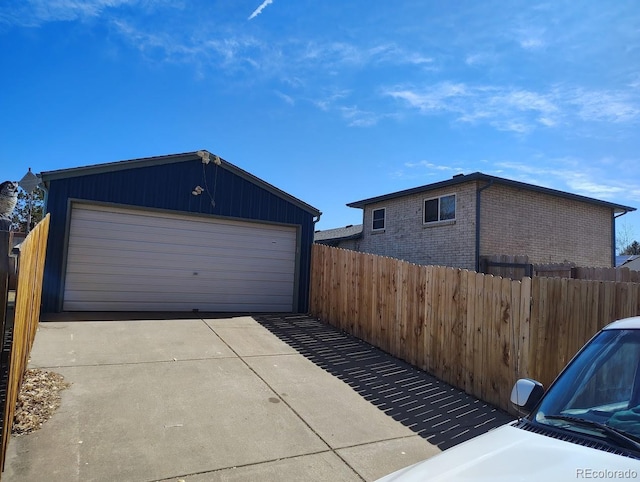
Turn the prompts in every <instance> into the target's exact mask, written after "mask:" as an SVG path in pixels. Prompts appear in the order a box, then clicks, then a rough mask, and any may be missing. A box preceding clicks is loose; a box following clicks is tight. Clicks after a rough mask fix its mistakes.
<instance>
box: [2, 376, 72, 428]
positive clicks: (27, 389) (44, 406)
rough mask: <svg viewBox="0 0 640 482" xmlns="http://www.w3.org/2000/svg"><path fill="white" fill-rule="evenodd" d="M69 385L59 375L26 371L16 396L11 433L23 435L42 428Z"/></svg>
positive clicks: (58, 404)
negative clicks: (61, 393) (62, 392)
mask: <svg viewBox="0 0 640 482" xmlns="http://www.w3.org/2000/svg"><path fill="white" fill-rule="evenodd" d="M69 385H70V384H69V383H68V382H65V381H64V377H63V376H62V375H60V374H59V373H54V372H47V371H45V370H39V369H31V370H27V372H26V373H25V375H24V381H23V382H22V388H21V389H20V394H19V395H18V402H17V404H16V413H15V417H14V421H13V428H12V429H11V433H13V434H16V435H24V434H27V433H31V432H33V431H35V430H38V429H39V428H40V427H42V424H43V423H44V422H46V421H47V420H49V419H50V418H51V416H52V415H53V413H54V412H55V411H56V409H57V408H58V407H59V406H60V400H61V396H60V392H61V391H62V390H64V389H65V388H67V387H68V386H69Z"/></svg>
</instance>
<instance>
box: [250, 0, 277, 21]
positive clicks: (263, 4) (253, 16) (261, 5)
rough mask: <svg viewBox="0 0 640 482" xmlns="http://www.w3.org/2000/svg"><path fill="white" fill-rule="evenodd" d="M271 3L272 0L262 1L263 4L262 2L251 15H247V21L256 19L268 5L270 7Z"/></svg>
mask: <svg viewBox="0 0 640 482" xmlns="http://www.w3.org/2000/svg"><path fill="white" fill-rule="evenodd" d="M272 3H273V0H264V2H262V3H261V4H260V6H259V7H258V8H256V9H255V10H254V11H253V13H252V14H251V15H249V18H248V19H247V20H252V19H254V18H256V17H257V16H258V15H260V14H261V13H262V11H263V10H264V9H265V8H267V6H268V5H271V4H272Z"/></svg>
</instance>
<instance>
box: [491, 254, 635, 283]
mask: <svg viewBox="0 0 640 482" xmlns="http://www.w3.org/2000/svg"><path fill="white" fill-rule="evenodd" d="M480 271H482V272H483V273H485V274H492V275H494V276H502V277H503V278H512V279H522V278H523V277H524V276H528V277H536V276H542V277H545V278H572V279H586V280H596V281H622V282H627V283H640V271H633V270H631V269H629V268H627V267H625V266H620V267H618V268H589V267H580V266H576V265H575V264H572V263H554V264H530V263H529V257H528V256H506V255H501V256H484V257H482V259H481V260H480Z"/></svg>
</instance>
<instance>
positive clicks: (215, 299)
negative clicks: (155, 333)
mask: <svg viewBox="0 0 640 482" xmlns="http://www.w3.org/2000/svg"><path fill="white" fill-rule="evenodd" d="M135 295H136V302H142V303H152V302H174V303H186V304H188V305H189V306H190V308H189V311H191V310H192V309H193V305H194V303H200V302H203V303H210V304H212V303H233V302H235V301H236V300H237V297H235V296H229V295H228V294H226V293H207V294H206V295H205V296H203V294H202V293H180V292H174V293H171V294H170V295H168V294H167V293H159V292H155V291H154V292H149V291H136V292H135ZM248 295H249V294H247V296H248ZM289 299H290V297H289V296H288V295H286V294H285V295H274V294H272V293H268V294H263V295H260V294H251V298H250V299H248V300H246V302H247V303H260V304H263V305H266V304H282V303H285V302H288V300H289ZM68 301H70V302H73V301H75V302H81V301H85V302H119V301H122V297H121V296H119V293H118V292H113V291H109V292H105V291H92V290H85V291H75V292H73V293H70V296H69V300H68ZM243 302H244V301H243Z"/></svg>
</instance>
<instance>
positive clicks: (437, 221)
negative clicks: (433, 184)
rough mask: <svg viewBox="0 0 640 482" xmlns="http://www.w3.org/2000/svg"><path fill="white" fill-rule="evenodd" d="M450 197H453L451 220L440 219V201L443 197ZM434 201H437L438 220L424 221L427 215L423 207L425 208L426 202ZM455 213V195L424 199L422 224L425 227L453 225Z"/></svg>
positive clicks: (456, 198) (456, 209) (456, 205)
mask: <svg viewBox="0 0 640 482" xmlns="http://www.w3.org/2000/svg"><path fill="white" fill-rule="evenodd" d="M450 196H453V218H451V219H440V200H441V199H442V198H443V197H450ZM434 199H437V200H438V219H437V220H435V221H426V220H425V216H426V214H427V210H426V209H425V207H426V204H427V201H433V200H434ZM457 211H458V196H457V195H456V193H449V194H442V195H441V196H434V197H429V198H425V199H423V201H422V224H424V225H425V226H430V225H434V224H447V223H453V222H455V221H456V216H457Z"/></svg>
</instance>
